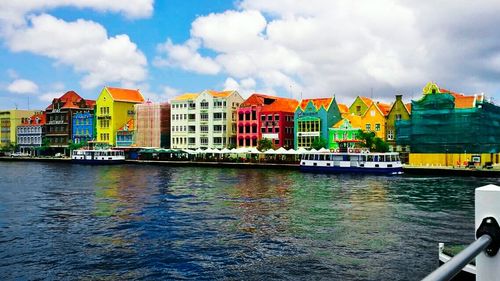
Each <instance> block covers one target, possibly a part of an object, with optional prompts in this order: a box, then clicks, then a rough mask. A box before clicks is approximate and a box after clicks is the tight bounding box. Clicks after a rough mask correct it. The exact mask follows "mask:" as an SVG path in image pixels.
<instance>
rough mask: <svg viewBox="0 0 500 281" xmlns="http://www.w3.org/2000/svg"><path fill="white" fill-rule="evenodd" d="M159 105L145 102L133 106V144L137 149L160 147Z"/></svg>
mask: <svg viewBox="0 0 500 281" xmlns="http://www.w3.org/2000/svg"><path fill="white" fill-rule="evenodd" d="M160 108H161V105H160V103H152V102H149V101H148V102H146V103H142V104H136V105H135V144H136V145H137V146H139V147H160V145H161V143H160V141H161V118H160V116H161V110H160Z"/></svg>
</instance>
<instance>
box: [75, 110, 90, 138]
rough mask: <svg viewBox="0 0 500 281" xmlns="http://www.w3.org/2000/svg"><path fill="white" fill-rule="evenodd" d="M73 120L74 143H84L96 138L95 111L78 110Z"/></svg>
mask: <svg viewBox="0 0 500 281" xmlns="http://www.w3.org/2000/svg"><path fill="white" fill-rule="evenodd" d="M72 122H73V123H72V128H73V130H72V133H73V134H72V138H71V139H72V141H73V143H84V142H88V141H91V140H93V139H94V112H92V111H82V112H77V113H75V114H73V118H72Z"/></svg>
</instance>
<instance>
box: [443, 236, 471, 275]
mask: <svg viewBox="0 0 500 281" xmlns="http://www.w3.org/2000/svg"><path fill="white" fill-rule="evenodd" d="M463 248H464V246H455V247H453V246H450V247H446V248H445V246H444V243H439V265H440V266H441V265H443V264H444V263H446V262H448V261H449V260H451V258H453V256H454V255H455V254H457V253H458V252H460V251H461V250H463ZM450 280H452V281H467V280H476V265H475V262H471V263H469V264H467V265H466V266H465V267H464V268H462V270H461V271H460V272H459V273H458V274H457V275H455V276H454V277H453V278H452V279H450Z"/></svg>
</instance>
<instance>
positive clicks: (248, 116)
mask: <svg viewBox="0 0 500 281" xmlns="http://www.w3.org/2000/svg"><path fill="white" fill-rule="evenodd" d="M245 120H251V119H250V112H245Z"/></svg>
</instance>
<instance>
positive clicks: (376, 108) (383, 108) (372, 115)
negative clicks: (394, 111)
mask: <svg viewBox="0 0 500 281" xmlns="http://www.w3.org/2000/svg"><path fill="white" fill-rule="evenodd" d="M390 108H391V106H390V105H389V104H385V103H381V102H374V103H372V104H371V105H370V106H369V107H368V110H366V112H365V114H364V115H363V116H361V123H362V124H363V128H362V129H363V131H365V132H374V133H375V136H376V137H379V138H381V139H383V140H385V138H386V126H387V121H386V116H387V114H389V110H390Z"/></svg>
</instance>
